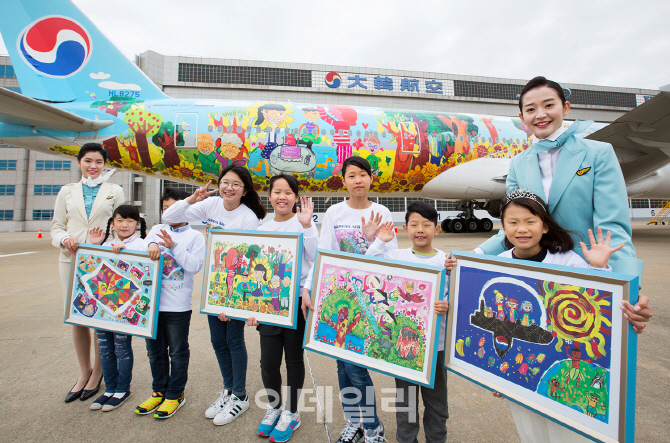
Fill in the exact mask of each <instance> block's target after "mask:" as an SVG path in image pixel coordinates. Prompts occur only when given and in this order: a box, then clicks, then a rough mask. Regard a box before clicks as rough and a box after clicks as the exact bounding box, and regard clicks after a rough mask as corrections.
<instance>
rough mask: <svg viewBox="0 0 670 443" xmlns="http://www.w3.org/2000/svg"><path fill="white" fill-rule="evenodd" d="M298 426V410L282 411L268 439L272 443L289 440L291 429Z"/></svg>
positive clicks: (293, 429)
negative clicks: (294, 411) (293, 411)
mask: <svg viewBox="0 0 670 443" xmlns="http://www.w3.org/2000/svg"><path fill="white" fill-rule="evenodd" d="M299 427H300V412H296V413H294V414H293V413H291V412H290V411H284V412H282V413H281V417H279V422H278V423H277V426H275V428H274V430H273V431H272V434H270V441H271V442H274V443H284V442H285V441H289V440H290V439H291V437H292V436H293V431H295V430H296V429H298V428H299Z"/></svg>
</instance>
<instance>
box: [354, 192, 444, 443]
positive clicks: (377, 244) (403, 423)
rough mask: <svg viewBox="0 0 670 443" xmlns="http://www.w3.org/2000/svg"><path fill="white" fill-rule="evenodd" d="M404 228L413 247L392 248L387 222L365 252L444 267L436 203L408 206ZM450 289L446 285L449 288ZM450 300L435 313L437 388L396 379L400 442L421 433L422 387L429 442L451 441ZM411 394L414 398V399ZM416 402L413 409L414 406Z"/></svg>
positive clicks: (411, 441)
mask: <svg viewBox="0 0 670 443" xmlns="http://www.w3.org/2000/svg"><path fill="white" fill-rule="evenodd" d="M403 229H404V230H405V232H406V233H407V235H408V236H409V238H410V240H411V241H412V247H411V248H407V249H391V248H388V247H387V245H388V243H389V242H390V241H391V240H392V239H393V238H394V237H395V232H394V227H393V223H391V222H389V223H385V224H384V225H383V226H382V227H381V229H380V230H379V233H378V234H377V239H376V240H375V241H374V243H372V245H371V246H370V248H369V249H368V251H367V252H366V253H365V255H374V256H382V257H386V258H392V259H395V260H402V261H406V262H411V263H417V264H420V265H432V266H443V265H444V263H445V260H446V259H447V254H445V253H444V252H442V251H440V250H438V249H434V248H433V244H432V242H433V237H435V236H436V235H437V234H438V232H440V225H438V223H437V210H436V209H435V207H433V206H432V205H430V204H428V203H426V202H422V201H417V202H413V203H412V204H410V205H409V206H408V207H407V213H406V214H405V225H404V226H403ZM445 289H446V288H445ZM448 309H449V302H448V301H447V300H446V291H445V297H444V300H435V313H436V314H438V315H441V316H442V321H441V323H440V342H439V344H438V352H437V361H438V364H437V367H436V369H435V385H434V387H433V389H429V388H426V387H424V386H418V385H416V384H414V383H410V382H408V381H405V380H401V379H399V378H396V379H395V386H396V392H397V394H396V395H397V396H398V397H397V400H396V408H397V412H396V422H397V425H398V428H397V431H396V439H397V440H398V442H400V443H414V442H415V441H417V440H416V437H417V435H418V434H419V411H418V403H419V390H421V398H422V399H423V405H424V407H425V410H424V413H423V428H424V432H425V434H426V441H434V442H438V441H446V440H447V419H448V418H449V410H448V401H447V370H446V369H445V367H444V366H443V365H442V363H440V362H443V361H444V340H445V336H446V328H447V316H446V313H447V310H448ZM410 396H412V397H413V398H412V399H411V400H410ZM410 405H413V409H410Z"/></svg>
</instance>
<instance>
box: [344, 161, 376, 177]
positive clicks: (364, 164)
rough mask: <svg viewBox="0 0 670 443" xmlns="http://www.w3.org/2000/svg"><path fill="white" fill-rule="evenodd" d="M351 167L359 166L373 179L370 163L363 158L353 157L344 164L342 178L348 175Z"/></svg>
mask: <svg viewBox="0 0 670 443" xmlns="http://www.w3.org/2000/svg"><path fill="white" fill-rule="evenodd" d="M349 166H357V167H359V168H361V169H362V170H364V171H365V172H367V173H368V175H369V176H370V177H372V168H371V167H370V163H368V161H367V160H366V159H364V158H363V157H358V156H352V157H349V158H347V159H346V160H345V161H344V163H342V177H344V175H345V174H346V173H347V168H348V167H349Z"/></svg>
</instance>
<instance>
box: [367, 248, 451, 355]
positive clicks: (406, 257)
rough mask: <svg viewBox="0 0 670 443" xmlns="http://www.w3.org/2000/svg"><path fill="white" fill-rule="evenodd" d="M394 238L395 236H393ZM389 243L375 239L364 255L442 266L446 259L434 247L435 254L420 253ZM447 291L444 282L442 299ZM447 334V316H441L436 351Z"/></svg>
mask: <svg viewBox="0 0 670 443" xmlns="http://www.w3.org/2000/svg"><path fill="white" fill-rule="evenodd" d="M394 238H395V237H394ZM389 243H391V242H388V243H384V242H383V241H381V240H380V239H376V240H375V241H374V242H373V243H372V244H371V245H370V247H369V248H368V250H367V252H366V253H365V255H372V256H375V257H384V258H390V259H393V260H401V261H406V262H409V263H415V264H419V265H429V266H439V267H444V261H445V260H446V259H447V254H446V253H444V252H443V251H440V250H439V249H436V250H435V251H436V252H437V253H436V254H435V255H432V256H428V255H421V254H415V253H414V252H413V251H412V248H407V249H397V248H394V247H392V246H390V245H389ZM448 293H449V287H448V286H447V284H446V282H445V285H444V300H446V299H447V295H448ZM446 335H447V316H446V315H443V316H442V321H441V323H440V342H439V344H438V346H437V350H438V351H444V341H445V337H446Z"/></svg>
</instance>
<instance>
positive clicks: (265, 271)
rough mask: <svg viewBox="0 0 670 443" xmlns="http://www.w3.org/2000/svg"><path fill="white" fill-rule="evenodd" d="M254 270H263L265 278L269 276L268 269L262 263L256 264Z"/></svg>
mask: <svg viewBox="0 0 670 443" xmlns="http://www.w3.org/2000/svg"><path fill="white" fill-rule="evenodd" d="M254 271H263V280H266V279H267V277H268V270H267V269H266V268H265V266H263V264H262V263H259V264H257V265H256V266H254Z"/></svg>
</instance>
